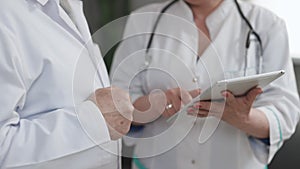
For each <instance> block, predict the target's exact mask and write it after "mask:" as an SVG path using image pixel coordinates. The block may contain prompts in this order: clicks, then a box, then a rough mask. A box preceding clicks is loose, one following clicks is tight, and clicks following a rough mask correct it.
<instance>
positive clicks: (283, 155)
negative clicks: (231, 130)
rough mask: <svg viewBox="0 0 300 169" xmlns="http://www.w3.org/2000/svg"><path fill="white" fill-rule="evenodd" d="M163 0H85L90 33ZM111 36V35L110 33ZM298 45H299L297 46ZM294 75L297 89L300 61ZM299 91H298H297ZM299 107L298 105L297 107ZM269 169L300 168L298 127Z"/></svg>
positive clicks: (126, 165) (127, 162)
mask: <svg viewBox="0 0 300 169" xmlns="http://www.w3.org/2000/svg"><path fill="white" fill-rule="evenodd" d="M160 1H164V0H85V1H84V7H85V13H86V16H87V19H88V22H89V24H90V28H91V32H92V33H93V32H95V31H97V30H98V29H99V28H101V27H102V26H103V25H105V24H106V23H108V22H110V21H112V20H114V19H117V18H119V17H121V16H124V15H128V14H129V12H130V11H131V10H134V9H136V8H138V7H140V6H142V5H144V4H148V3H150V2H160ZM112 34H113V33H112ZM105 38H106V39H104V40H109V39H110V38H113V37H109V35H108V37H105ZM299 45H300V44H299ZM114 50H115V48H113V49H111V50H110V52H109V53H108V54H107V55H106V56H105V58H104V59H105V62H106V64H107V66H108V68H109V67H110V64H111V60H112V56H113V52H114ZM294 66H295V73H296V77H297V79H298V89H300V88H299V84H300V59H298V60H297V61H296V62H295V65H294ZM299 91H300V90H299ZM299 106H300V105H299ZM124 150H125V151H130V150H131V148H130V147H124ZM123 164H124V167H123V169H127V168H129V166H130V159H126V158H124V159H123ZM269 168H270V169H286V168H300V126H299V125H298V129H297V131H296V133H295V134H294V135H293V136H292V138H291V139H290V140H288V141H286V143H285V144H284V146H283V147H282V148H281V150H280V151H279V152H278V153H277V155H276V156H275V158H274V160H273V161H272V163H271V165H270V166H269Z"/></svg>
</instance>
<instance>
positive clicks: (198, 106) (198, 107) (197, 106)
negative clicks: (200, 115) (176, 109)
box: [193, 104, 202, 109]
mask: <svg viewBox="0 0 300 169" xmlns="http://www.w3.org/2000/svg"><path fill="white" fill-rule="evenodd" d="M193 107H194V108H195V109H200V108H201V107H202V105H201V104H195V105H194V106H193Z"/></svg>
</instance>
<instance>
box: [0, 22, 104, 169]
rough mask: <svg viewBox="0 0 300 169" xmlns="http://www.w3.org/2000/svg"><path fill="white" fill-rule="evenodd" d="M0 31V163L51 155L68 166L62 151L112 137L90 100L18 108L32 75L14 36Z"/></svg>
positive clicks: (13, 163) (27, 161)
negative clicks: (29, 110) (43, 108)
mask: <svg viewBox="0 0 300 169" xmlns="http://www.w3.org/2000/svg"><path fill="white" fill-rule="evenodd" d="M0 37H1V38H0V93H1V97H0V168H15V167H19V168H22V166H29V165H35V164H39V163H43V162H49V164H50V161H52V160H59V161H60V164H62V165H64V166H68V164H67V163H64V158H63V157H65V156H69V155H71V154H77V153H79V154H80V152H82V151H85V150H88V149H90V148H92V147H96V146H97V145H100V144H104V143H106V142H108V141H109V140H110V137H109V134H108V129H107V126H106V123H105V120H104V118H103V116H102V115H101V112H100V111H99V110H98V108H97V107H96V105H95V104H93V103H92V102H90V101H85V102H83V103H82V104H80V105H78V107H76V108H75V107H69V108H57V109H55V110H49V111H47V112H36V113H35V115H34V116H30V117H23V116H24V115H22V114H20V111H21V110H22V109H23V107H24V105H26V104H25V103H26V93H27V91H28V90H29V88H30V87H29V83H28V79H30V77H29V75H28V74H26V73H25V72H26V71H24V70H25V69H26V67H25V66H26V65H22V58H21V57H20V56H21V55H20V53H21V52H20V50H19V49H18V47H17V45H16V44H15V43H14V42H16V41H15V38H14V37H15V36H14V35H13V34H12V33H11V32H10V31H9V30H8V29H5V27H3V26H1V27H0ZM45 90H46V89H45ZM31 104H34V103H31ZM75 109H76V110H77V113H76V112H75ZM85 155H86V156H88V155H90V156H91V155H93V154H88V153H85ZM60 159H61V160H60ZM73 160H74V161H73V162H74V164H78V166H81V165H82V163H83V162H82V159H81V158H80V156H78V158H77V159H73ZM75 166H76V165H75ZM29 168H34V167H33V166H32V167H29ZM50 168H51V167H50ZM82 168H87V166H82Z"/></svg>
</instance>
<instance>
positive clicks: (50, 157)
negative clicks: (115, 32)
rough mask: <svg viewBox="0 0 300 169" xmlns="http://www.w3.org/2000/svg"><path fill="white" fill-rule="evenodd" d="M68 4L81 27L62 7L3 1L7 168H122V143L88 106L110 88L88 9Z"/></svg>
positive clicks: (0, 151) (0, 66) (1, 75)
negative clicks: (92, 97) (90, 27)
mask: <svg viewBox="0 0 300 169" xmlns="http://www.w3.org/2000/svg"><path fill="white" fill-rule="evenodd" d="M69 2H70V6H71V11H72V16H73V17H72V18H73V20H74V21H72V20H71V19H70V17H69V16H70V15H68V14H67V13H66V12H65V10H63V8H61V7H60V6H59V5H58V1H56V0H9V1H7V0H1V6H0V37H1V38H0V93H1V98H0V168H5V169H6V168H22V169H25V168H28V169H33V168H43V169H47V168H49V169H53V168H72V169H83V168H85V169H87V168H89V169H90V168H93V169H94V168H101V169H103V168H107V169H114V168H115V169H116V168H117V167H118V166H119V165H120V164H119V161H118V160H119V158H118V156H117V154H118V153H119V150H120V147H119V146H120V144H119V141H111V140H110V136H109V133H108V128H107V126H106V123H105V120H104V118H103V116H102V114H101V112H100V110H99V109H98V108H97V106H96V105H95V104H94V103H92V102H91V101H87V98H88V97H89V95H90V94H91V93H93V91H94V90H95V89H97V88H103V87H107V86H109V85H110V83H109V78H108V75H107V71H106V68H105V65H104V62H103V60H102V57H101V54H100V51H99V48H98V47H97V46H96V45H94V44H93V43H92V42H91V41H89V40H90V38H91V35H90V32H89V30H88V25H87V23H86V20H85V18H84V15H83V10H82V1H79V0H70V1H69ZM96 61H98V64H99V67H98V70H99V73H98V74H97V73H96V69H95V67H94V64H97V63H95V62H96ZM97 75H98V76H97Z"/></svg>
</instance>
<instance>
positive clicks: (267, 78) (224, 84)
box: [168, 70, 285, 121]
mask: <svg viewBox="0 0 300 169" xmlns="http://www.w3.org/2000/svg"><path fill="white" fill-rule="evenodd" d="M284 73H285V72H284V70H280V71H275V72H269V73H263V74H258V75H252V76H246V77H239V78H234V79H226V80H221V81H218V82H216V83H215V84H214V85H212V86H211V87H210V88H208V89H206V90H204V91H203V92H202V93H201V94H200V95H199V96H197V97H195V98H194V99H193V100H192V101H191V102H190V103H188V104H186V105H185V106H184V107H183V108H182V109H181V111H180V112H186V111H187V109H188V108H189V107H191V106H193V105H194V104H195V103H196V102H199V101H214V100H221V99H223V98H224V97H223V96H222V92H223V91H226V90H227V91H230V92H231V93H232V94H233V95H234V96H236V97H239V96H243V95H245V94H247V92H248V91H249V90H250V89H252V88H255V87H260V88H264V87H265V86H267V85H268V84H270V83H271V82H272V81H274V80H276V79H277V78H279V77H281V76H282V75H283V74H284ZM177 114H178V113H177ZM177 114H175V115H173V116H172V117H170V118H169V119H168V121H170V120H172V119H173V118H174V117H176V115H177Z"/></svg>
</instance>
